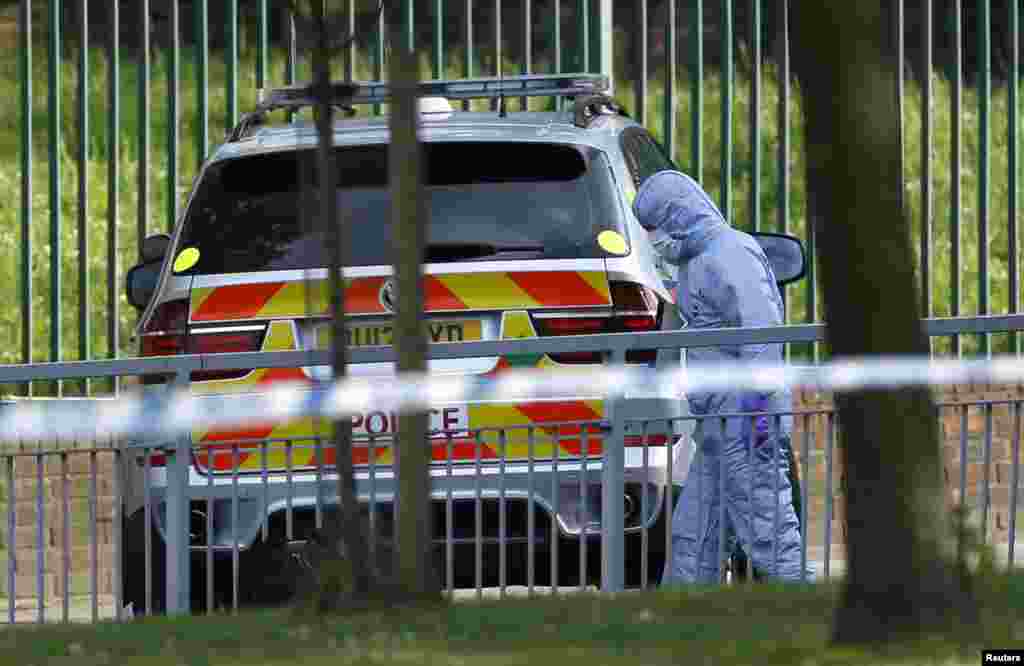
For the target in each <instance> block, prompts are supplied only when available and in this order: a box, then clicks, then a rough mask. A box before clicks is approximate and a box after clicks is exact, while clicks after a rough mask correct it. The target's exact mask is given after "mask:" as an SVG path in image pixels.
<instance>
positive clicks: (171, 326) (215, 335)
mask: <svg viewBox="0 0 1024 666" xmlns="http://www.w3.org/2000/svg"><path fill="white" fill-rule="evenodd" d="M265 331H266V327H264V326H255V327H246V328H245V329H228V330H211V331H209V332H204V331H203V330H202V329H198V330H195V329H193V330H191V331H190V330H189V329H188V299H179V300H174V301H167V302H166V303H161V304H160V305H158V306H157V307H156V309H155V310H154V311H153V314H152V316H151V317H150V318H149V321H147V322H146V325H145V326H144V327H143V330H142V335H141V338H142V355H143V356H172V355H175V354H218V353H226V352H250V351H259V350H260V346H261V344H262V342H263V334H264V333H265ZM250 371H251V370H250V369H248V368H242V369H238V370H203V371H199V372H193V373H192V375H191V379H192V381H205V380H210V379H234V378H237V377H242V376H244V375H245V374H246V373H248V372H250ZM164 381H165V380H164V379H163V378H162V377H159V376H156V375H145V376H143V378H142V383H143V384H162V383H164Z"/></svg>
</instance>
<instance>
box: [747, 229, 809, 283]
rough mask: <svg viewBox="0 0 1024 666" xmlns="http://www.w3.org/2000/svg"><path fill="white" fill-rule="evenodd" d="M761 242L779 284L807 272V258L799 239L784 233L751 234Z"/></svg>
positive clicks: (797, 277)
mask: <svg viewBox="0 0 1024 666" xmlns="http://www.w3.org/2000/svg"><path fill="white" fill-rule="evenodd" d="M751 236H753V237H754V238H756V239H757V242H758V243H760V244H761V249H763V250H764V253H765V255H767V257H768V263H769V265H771V267H772V272H773V273H775V281H776V282H778V284H779V286H780V287H781V286H784V285H787V284H789V283H790V282H796V281H797V280H799V279H800V278H802V277H803V276H804V274H805V273H806V272H807V258H806V255H805V253H804V246H803V243H801V242H800V239H798V238H795V237H793V236H788V235H786V234H767V233H761V232H757V233H753V234H751Z"/></svg>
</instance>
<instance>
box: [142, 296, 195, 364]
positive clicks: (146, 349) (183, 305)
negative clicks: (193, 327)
mask: <svg viewBox="0 0 1024 666" xmlns="http://www.w3.org/2000/svg"><path fill="white" fill-rule="evenodd" d="M187 327H188V300H187V299H180V300H175V301H166V302H164V303H161V304H160V305H158V306H156V309H155V310H153V314H152V315H150V317H149V321H147V322H146V325H145V326H144V327H143V329H142V335H141V337H142V355H143V356H173V355H175V354H183V353H185V337H186V335H187V333H188V331H187ZM164 382H165V379H164V378H163V377H160V376H158V375H143V376H142V383H143V384H163V383H164Z"/></svg>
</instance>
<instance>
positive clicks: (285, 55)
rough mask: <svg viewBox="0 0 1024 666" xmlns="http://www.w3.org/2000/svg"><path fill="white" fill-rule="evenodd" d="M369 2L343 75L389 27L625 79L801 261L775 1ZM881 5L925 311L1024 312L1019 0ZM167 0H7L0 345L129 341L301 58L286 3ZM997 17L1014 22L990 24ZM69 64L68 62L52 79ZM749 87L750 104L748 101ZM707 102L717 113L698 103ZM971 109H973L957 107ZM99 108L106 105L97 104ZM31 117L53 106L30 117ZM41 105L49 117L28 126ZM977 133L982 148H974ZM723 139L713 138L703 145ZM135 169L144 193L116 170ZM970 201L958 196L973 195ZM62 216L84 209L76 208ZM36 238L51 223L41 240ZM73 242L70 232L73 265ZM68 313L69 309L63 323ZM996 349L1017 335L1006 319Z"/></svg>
mask: <svg viewBox="0 0 1024 666" xmlns="http://www.w3.org/2000/svg"><path fill="white" fill-rule="evenodd" d="M371 4H373V3H356V2H355V1H354V0H348V2H342V3H335V7H336V8H337V11H338V14H337V17H336V18H337V19H339V20H338V21H336V24H337V28H338V29H337V34H343V33H344V32H346V31H347V30H349V29H351V27H352V26H355V27H356V28H357V29H359V30H360V32H361V34H362V38H361V39H360V40H358V41H357V42H354V43H353V44H351V45H350V47H349V48H348V49H346V50H345V53H343V54H340V56H339V57H340V60H341V61H342V62H341V64H342V65H343V67H342V69H343V71H344V74H345V75H346V76H349V75H351V76H354V77H355V78H368V79H374V80H380V79H383V78H385V77H384V74H385V72H386V67H384V57H385V53H386V49H385V46H386V44H385V38H384V35H385V32H386V29H387V27H388V25H391V24H392V23H395V22H397V23H399V24H400V25H401V26H403V34H404V35H405V37H406V38H407V39H408V40H409V41H410V42H412V43H413V44H414V45H415V46H417V47H422V48H421V51H422V52H423V53H424V57H425V59H426V60H427V61H428V62H429V66H430V69H431V71H432V72H433V75H434V76H435V77H446V78H453V77H456V76H467V77H469V76H479V75H491V74H498V73H499V72H501V71H503V70H504V73H506V74H507V73H511V72H510V70H513V69H514V70H516V71H517V73H523V74H529V73H544V72H566V71H590V72H601V73H609V74H614V77H613V78H614V80H615V81H616V82H617V87H618V90H619V91H620V95H624V96H625V97H624V99H623V101H626V102H630V101H631V104H630V106H631V107H632V108H631V109H630V110H631V111H632V112H633V115H634V116H635V117H636V118H638V119H639V121H640V122H641V123H642V124H645V125H647V126H649V127H650V128H651V130H652V132H653V133H654V135H655V136H656V138H658V139H660V141H661V142H662V144H664V145H665V146H666V147H667V148H668V150H669V153H670V154H671V155H673V156H674V157H675V159H676V162H677V163H678V164H679V165H681V167H682V168H684V169H685V170H686V171H688V172H689V173H691V174H692V175H693V176H694V177H695V178H696V179H697V180H698V181H700V182H701V183H702V184H703V185H704V186H705V187H706V188H707V189H708V191H709V192H710V193H711V194H712V196H713V197H714V198H715V199H716V201H717V202H718V203H720V205H721V206H720V207H721V208H722V210H723V211H724V212H725V214H726V217H727V218H728V219H729V221H730V222H731V223H733V224H735V225H736V226H738V227H741V228H745V229H754V230H757V229H767V228H769V227H773V229H774V230H776V231H782V232H789V233H794V234H795V235H797V236H799V237H801V238H802V239H803V240H804V242H805V244H806V246H807V248H808V250H809V255H810V256H812V257H813V256H814V254H815V239H814V235H813V229H812V226H813V225H809V224H808V223H807V219H808V215H809V212H808V210H807V205H806V204H807V202H806V199H807V195H808V193H807V192H806V187H805V185H804V184H803V173H802V171H801V169H800V168H799V166H800V164H801V159H802V132H801V130H800V122H799V121H800V119H801V117H800V106H799V99H798V95H797V94H794V90H795V88H793V87H792V85H791V62H790V57H789V48H788V46H789V40H790V33H789V16H788V4H789V3H788V2H787V1H780V2H776V3H771V4H770V5H766V4H765V3H763V2H762V0H751V1H750V2H749V3H748V2H736V1H735V0H724V1H723V2H707V1H705V0H694V1H693V2H689V3H682V4H681V3H679V2H678V1H677V0H637V1H636V2H631V3H625V2H623V3H612V2H611V0H573V1H572V2H566V1H564V0H559V1H557V2H554V1H551V0H547V1H544V2H542V1H540V0H533V1H524V2H522V3H519V5H518V6H516V7H515V8H514V9H513V8H512V7H511V6H508V5H507V3H501V2H495V3H474V2H472V1H471V0H466V1H465V2H462V1H459V2H455V1H452V0H449V1H448V2H445V1H444V0H434V2H429V3H428V2H413V0H403V1H402V2H393V3H389V5H391V8H392V9H393V10H397V11H394V12H393V13H392V12H389V13H388V15H387V17H386V20H382V21H380V22H378V23H377V24H376V25H369V24H364V22H365V21H367V20H368V17H370V16H372V14H371V12H372V10H373V9H374V7H371V6H370V5H371ZM891 5H892V8H893V10H892V11H893V13H892V16H891V22H892V25H893V29H894V32H896V33H898V34H899V35H901V36H902V35H906V39H903V38H902V37H900V38H899V39H895V40H894V43H895V46H894V48H896V49H898V50H899V51H900V55H901V56H902V58H901V61H903V62H905V63H906V67H904V68H900V91H901V95H900V99H901V109H902V113H903V117H904V121H905V128H906V130H907V131H906V132H904V135H903V141H904V144H905V146H906V151H905V152H906V153H907V154H908V158H907V161H906V164H905V165H904V173H905V180H906V181H907V185H908V192H909V194H908V209H909V211H910V215H911V218H912V220H913V223H914V225H915V228H916V230H917V234H916V236H917V238H916V240H917V243H916V245H917V246H918V247H919V252H918V255H919V275H920V280H921V286H922V289H921V293H922V297H923V298H922V314H923V316H932V315H942V314H949V315H951V316H954V317H957V316H960V315H961V314H964V313H967V312H977V313H978V314H980V315H983V316H984V315H988V314H991V313H995V312H1000V311H1001V312H1007V313H1011V314H1012V313H1015V312H1018V311H1019V310H1020V302H1019V299H1020V296H1019V292H1020V291H1021V289H1020V270H1019V257H1018V254H1019V239H1018V235H1019V229H1018V227H1019V224H1018V220H1017V217H1018V213H1019V197H1018V187H1019V180H1018V173H1017V172H1018V170H1019V168H1018V159H1019V157H1018V155H1019V152H1018V151H1019V145H1018V144H1019V140H1020V136H1019V123H1018V120H1017V114H1015V113H1008V115H1007V116H1006V117H1007V123H1006V132H1005V136H1003V135H1002V134H994V133H993V128H994V127H1002V125H1001V123H999V122H998V115H999V113H1001V111H999V109H1001V108H1003V107H1002V105H1001V104H1000V103H999V100H1000V96H1001V95H1003V94H1004V93H1003V91H1002V88H1001V87H1000V86H998V85H996V86H995V87H993V83H992V82H993V78H996V83H997V84H998V83H999V82H1000V80H1001V78H1003V77H1004V78H1005V83H1006V87H1005V96H1006V100H1007V103H1006V105H1005V108H1007V109H1014V108H1017V106H1018V103H1019V90H1018V80H1019V74H1020V72H1019V49H1018V42H1019V37H1020V34H1019V7H1018V6H1017V4H1016V3H1005V6H1006V10H1005V11H1006V13H1005V14H1003V13H1002V11H1000V12H997V13H993V12H992V11H991V7H990V2H988V1H987V0H986V2H982V3H978V4H975V3H961V2H960V1H959V0H957V1H955V2H952V3H946V4H945V5H944V6H943V9H942V10H941V11H939V10H937V9H936V8H933V4H932V2H931V1H929V2H925V3H923V4H922V5H921V8H920V11H919V10H918V8H916V7H909V10H910V11H908V12H904V11H903V9H904V2H903V0H899V1H898V2H894V3H891ZM157 9H158V8H156V7H155V6H153V5H152V4H151V3H149V2H136V3H125V2H109V3H95V2H93V3H87V2H85V1H84V0H78V1H76V0H67V1H65V2H63V3H56V2H53V3H41V2H32V1H31V0H21V2H20V12H19V15H18V41H17V44H16V46H17V48H8V49H6V50H3V51H2V52H3V53H4V54H5V55H6V56H7V57H9V58H12V59H14V58H16V59H17V65H18V66H17V78H18V81H17V83H18V84H19V85H18V91H19V92H18V98H19V104H18V108H19V117H20V125H19V127H18V137H17V140H15V138H14V137H11V139H12V140H11V142H10V144H9V145H15V144H16V145H18V146H19V159H18V160H10V161H9V164H10V166H9V167H8V168H9V169H10V170H11V171H10V175H11V178H12V179H14V178H17V179H18V180H19V182H20V188H19V189H20V196H19V205H18V212H19V214H18V220H17V222H15V221H14V220H13V218H12V219H11V220H10V224H11V226H14V225H15V224H17V225H18V226H19V227H20V233H19V234H18V246H19V247H18V248H17V251H15V252H12V255H13V254H17V255H18V257H17V258H16V257H14V256H11V257H10V260H11V261H15V260H17V261H18V264H19V267H18V280H17V283H16V284H15V283H14V282H12V283H10V284H9V285H8V286H7V289H8V290H9V292H5V291H0V295H2V294H6V295H7V298H8V299H9V301H10V303H11V305H12V307H11V311H12V312H13V311H14V307H13V305H14V304H15V302H17V304H18V305H19V306H20V319H19V321H18V322H17V325H15V326H12V327H10V328H9V329H3V330H0V343H3V344H0V348H2V349H5V350H17V354H16V355H13V356H12V358H17V359H18V360H20V361H21V362H23V363H30V362H33V361H39V360H43V359H46V360H50V361H61V360H66V359H71V358H77V359H80V360H88V359H90V358H96V357H98V356H107V357H112V358H116V357H118V356H123V355H126V354H131V353H132V352H131V347H130V343H129V341H128V340H127V339H125V338H126V337H127V336H125V335H124V331H126V330H127V328H128V326H129V325H130V323H131V322H130V319H131V318H132V315H131V313H130V312H124V311H122V309H121V308H120V307H119V301H120V293H121V290H122V284H121V280H122V279H123V275H124V273H125V271H126V269H127V268H128V267H129V266H130V265H131V263H132V261H133V257H135V256H137V255H138V252H137V251H134V249H135V248H137V247H138V245H139V244H140V243H141V240H142V239H143V238H144V237H145V235H146V233H147V232H151V231H157V230H163V229H166V228H169V227H170V226H171V225H172V224H173V222H174V220H175V219H176V218H177V217H178V215H179V214H180V212H181V206H180V202H181V196H182V194H183V192H184V190H185V189H186V188H187V186H188V183H190V182H191V180H192V178H193V176H194V175H195V173H196V170H197V169H198V166H199V164H201V162H202V160H203V159H204V157H205V156H207V155H208V154H209V151H210V148H211V144H212V143H214V142H215V140H211V137H218V136H220V134H219V132H220V130H222V129H227V128H230V127H231V126H232V125H233V124H234V121H235V120H236V119H237V117H238V115H239V113H240V112H241V111H245V110H247V109H248V108H250V107H251V105H252V104H253V103H254V102H255V97H256V94H255V91H256V89H257V88H264V87H267V86H269V85H272V84H290V83H294V82H295V81H296V80H302V79H304V78H305V77H306V76H307V72H308V67H306V66H305V65H304V63H305V62H306V61H307V59H308V53H307V52H306V48H307V42H308V40H307V39H306V38H305V37H304V27H303V25H302V24H301V22H300V23H299V24H298V25H297V24H296V21H295V17H293V16H290V15H289V14H288V12H287V11H286V6H285V5H284V4H283V3H279V2H271V1H269V0H252V1H251V2H241V3H240V2H238V0H226V1H225V2H223V3H212V4H211V3H208V2H207V0H195V1H194V2H192V3H191V13H190V15H187V16H182V15H181V6H180V3H179V2H177V1H175V2H171V3H167V4H166V14H165V13H163V12H164V8H163V7H161V8H159V11H157ZM240 10H241V11H240ZM965 16H966V18H965ZM211 17H213V20H214V25H215V26H216V28H215V29H214V30H211V29H210V23H211ZM975 17H977V19H978V20H977V21H975V20H973V19H974V18H975ZM356 19H359V20H358V21H357V20H356ZM278 23H280V24H281V26H280V29H278V30H272V29H271V28H272V27H273V26H275V25H277V24H278ZM997 23H998V24H1002V25H1004V26H1005V30H1002V31H993V30H992V25H993V24H997ZM975 26H976V27H975ZM613 34H614V35H615V37H616V39H618V41H617V42H613ZM1003 39H1005V40H1006V42H1005V43H1006V46H1005V48H1001V47H1000V44H1001V41H1000V40H1003ZM10 46H12V47H13V46H15V45H13V44H12V45H10ZM613 47H614V48H613ZM993 49H996V50H997V52H1000V51H1001V52H1004V53H1006V54H1007V57H1006V59H1005V62H1004V61H1003V60H1002V59H997V60H996V61H995V62H992V58H991V52H992V51H993ZM40 51H43V52H42V53H40ZM613 53H614V55H616V56H618V55H619V54H623V55H625V56H626V57H615V58H613ZM446 54H447V55H446ZM69 64H70V65H73V71H74V73H75V76H74V77H73V78H70V77H66V76H62V74H61V72H62V71H65V66H66V65H69ZM769 64H774V65H775V67H774V68H773V67H768V66H765V65H769ZM908 72H909V74H908ZM912 77H916V78H917V79H918V80H919V81H920V94H919V95H918V94H916V89H915V88H911V87H909V86H906V85H904V81H905V80H909V79H911V78H912ZM965 82H971V83H970V84H969V85H965ZM973 82H977V83H976V87H974V85H975V84H974V83H973ZM43 90H45V97H44V95H43ZM773 92H774V93H775V94H772V93H773ZM716 95H717V98H716ZM630 98H631V99H630ZM744 99H747V100H748V101H749V104H747V107H748V108H749V114H740V113H738V112H737V106H738V102H741V101H743V100H744ZM712 100H716V104H715V106H716V107H717V108H716V111H717V113H710V112H709V111H710V109H709V107H708V103H710V102H711V101H712ZM972 107H974V108H976V111H977V113H976V114H969V113H967V111H968V110H970V109H971V108H972ZM100 108H102V109H103V113H105V117H104V118H103V119H102V121H100V122H97V121H96V113H97V112H98V110H99V109H100ZM380 110H381V109H380V108H378V109H376V111H377V112H379V111H380ZM43 112H45V115H46V119H45V121H44V120H43V119H42V118H41V117H36V115H35V114H36V113H39V114H40V116H41V115H42V114H43ZM944 115H948V116H949V123H948V127H949V129H948V131H947V130H946V129H945V127H946V126H947V123H946V122H945V121H944V120H943V116H944ZM918 121H919V122H918ZM40 122H45V123H46V127H45V129H46V132H39V131H38V130H39V129H40V128H39V127H38V126H37V125H38V124H39V123H40ZM917 127H919V128H920V131H919V132H918V131H914V132H913V133H911V130H912V129H915V128H917ZM42 137H45V141H46V143H45V145H44V144H43V143H42V141H43V139H42ZM974 137H976V138H977V141H976V142H972V138H974ZM968 145H976V149H975V150H972V151H971V152H969V153H968V152H967V151H966V150H965V146H968ZM115 147H116V148H118V149H115ZM712 147H715V151H716V154H715V155H709V154H707V153H708V150H709V149H711V148H712ZM914 147H917V148H919V150H912V149H913V148H914ZM911 152H912V153H913V154H914V155H915V159H910V157H909V155H910V154H911ZM769 155H772V156H773V158H769ZM917 155H919V156H920V157H919V158H917V157H916V156H917ZM1004 160H1005V168H1004ZM37 162H45V164H46V169H38V168H37V167H38V166H41V164H37ZM947 163H948V167H947V166H945V165H946V164H947ZM95 167H99V168H95ZM164 169H166V174H167V177H166V178H161V179H160V182H159V183H157V182H156V181H154V180H153V175H152V174H155V173H163V172H164ZM15 171H16V173H15ZM72 173H73V174H74V175H75V176H76V178H75V179H74V184H73V185H72V186H70V187H69V186H68V183H67V177H68V176H69V175H70V174H72ZM967 173H977V178H976V179H974V178H972V177H969V176H966V175H965V174H967ZM125 181H128V182H131V183H132V184H133V187H123V184H124V182H125ZM1003 183H1005V184H1006V187H1005V191H1006V193H1007V194H1006V199H1005V206H1004V201H1003V200H1002V199H999V198H995V199H994V198H993V197H992V196H991V195H992V192H1001V191H1004V188H1003ZM769 184H774V188H772V189H773V190H774V191H768V190H769ZM811 194H813V193H811ZM966 198H970V200H971V201H970V203H971V204H972V205H971V206H964V205H962V204H963V203H964V200H965V199H966ZM768 200H770V201H768ZM34 201H35V202H36V203H33V202H34ZM40 201H42V202H44V204H45V205H43V206H40ZM759 202H764V203H763V204H760V205H759ZM66 210H74V211H75V213H74V219H73V220H68V219H66V216H65V214H64V213H63V212H62V211H66ZM769 217H770V218H773V219H771V220H770V219H769ZM69 227H74V228H73V229H69ZM72 231H73V232H74V233H71V232H72ZM33 238H35V239H36V241H35V242H34V241H33ZM40 238H47V240H45V241H43V246H44V247H42V248H40V247H38V245H39V242H40V241H39V239H40ZM70 243H77V248H76V253H75V255H76V256H75V258H74V259H70V258H69V256H70V254H71V253H70V252H69V249H70V248H69V247H68V246H69V244H70ZM125 248H129V249H133V251H132V252H127V253H126V252H124V251H123V250H124V249H125ZM947 248H948V249H947ZM40 250H45V251H48V253H49V262H48V263H47V264H46V265H38V264H39V262H37V268H36V269H34V270H33V268H32V257H33V256H37V255H38V254H39V251H40ZM1003 250H1005V253H1004V252H1003ZM100 257H102V258H103V259H102V261H98V259H99V258H100ZM62 261H64V262H66V263H65V264H62ZM63 265H75V266H77V268H78V270H77V271H76V275H74V276H67V275H64V274H63V272H62V266H63ZM810 268H811V270H810V272H809V275H808V280H807V281H806V284H805V286H803V287H800V288H798V289H791V290H789V294H788V298H787V301H788V306H789V307H788V311H789V318H790V320H791V321H802V322H808V323H814V322H817V321H818V320H819V314H820V313H819V311H818V302H819V300H818V298H817V297H816V296H817V295H818V293H819V290H818V285H817V279H816V271H814V266H813V265H812V266H811V267H810ZM98 272H99V273H103V274H102V275H97V273H98ZM1002 276H1005V278H1004V277H1002ZM69 278H70V279H69ZM97 278H99V279H97ZM68 307H75V308H76V309H77V313H76V315H77V316H75V317H64V316H63V314H62V313H63V312H64V311H65V309H66V308H68ZM4 335H6V336H7V337H6V338H4V337H3V336H4ZM47 338H48V339H47ZM42 340H46V342H45V343H43V342H42ZM981 340H982V343H981V345H980V349H981V351H983V352H987V351H990V350H991V341H990V338H989V337H988V336H983V337H982V338H981ZM963 344H964V338H963V337H962V336H954V337H953V339H952V341H951V345H950V346H951V349H952V351H953V352H954V354H959V353H960V352H962V351H963V349H964V347H963ZM1007 348H1008V349H1010V350H1012V351H1014V352H1016V351H1019V350H1020V336H1019V335H1018V334H1014V335H1013V336H1011V339H1010V340H1009V342H1008V344H1007ZM814 349H815V350H817V346H814ZM44 388H45V387H38V390H37V392H38V391H41V390H43V389H44ZM68 388H69V391H71V392H74V391H73V390H72V389H71V387H68ZM85 392H88V389H85Z"/></svg>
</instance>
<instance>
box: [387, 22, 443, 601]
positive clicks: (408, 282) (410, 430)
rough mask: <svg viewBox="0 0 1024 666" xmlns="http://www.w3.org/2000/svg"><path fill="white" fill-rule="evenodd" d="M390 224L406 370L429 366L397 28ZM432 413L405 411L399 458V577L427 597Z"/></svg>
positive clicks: (407, 89)
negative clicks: (429, 418) (429, 428)
mask: <svg viewBox="0 0 1024 666" xmlns="http://www.w3.org/2000/svg"><path fill="white" fill-rule="evenodd" d="M390 74H391V77H390V78H391V81H390V84H391V92H392V97H391V99H392V103H391V120H390V126H391V146H390V149H389V156H388V163H389V170H390V173H389V178H390V180H391V202H392V207H391V211H392V212H391V215H392V218H391V228H392V233H393V234H394V236H393V238H394V241H393V246H394V248H395V277H394V280H395V283H394V284H395V286H396V288H397V293H398V298H397V299H396V301H397V306H398V307H397V310H398V311H397V313H396V316H395V323H394V341H395V351H396V353H397V356H398V366H397V370H398V373H399V374H404V373H422V372H424V371H425V370H426V367H427V363H426V351H427V349H426V344H427V343H426V338H425V337H424V335H423V286H422V281H421V276H420V273H421V263H422V260H423V256H424V254H423V252H424V238H425V235H426V234H425V230H426V226H427V215H428V211H427V209H426V206H425V205H424V202H425V198H424V192H423V190H422V187H421V181H420V179H421V175H420V169H421V166H420V165H421V162H422V155H421V151H420V144H419V138H418V136H417V124H418V110H417V102H416V84H417V81H418V78H419V77H418V73H417V61H416V56H415V54H414V53H413V52H412V51H411V50H409V49H408V48H407V47H406V45H405V44H404V43H403V39H402V38H401V37H399V35H398V34H397V32H396V33H395V35H394V38H393V40H392V57H391V72H390ZM426 431H427V413H426V412H424V411H416V412H402V413H401V414H399V417H398V434H397V441H396V455H395V463H396V465H397V468H398V469H397V476H398V493H397V495H398V497H397V502H396V503H397V506H396V507H395V510H396V518H397V520H396V530H395V535H396V539H397V544H396V545H397V548H396V553H397V561H396V565H397V569H398V582H399V584H400V586H401V587H400V589H401V590H402V591H403V596H406V598H408V599H409V600H423V599H428V598H429V597H431V596H432V595H433V594H434V593H435V592H436V590H437V577H436V575H435V572H434V571H432V567H431V562H432V555H433V553H432V548H431V537H432V531H431V524H430V523H431V520H430V519H431V501H430V476H429V469H430V448H429V444H428V442H427V441H426Z"/></svg>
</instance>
